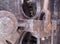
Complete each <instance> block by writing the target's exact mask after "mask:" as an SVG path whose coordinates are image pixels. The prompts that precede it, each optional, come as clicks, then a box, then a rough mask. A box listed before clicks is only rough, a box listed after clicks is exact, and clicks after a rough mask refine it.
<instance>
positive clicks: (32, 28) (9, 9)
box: [0, 0, 57, 44]
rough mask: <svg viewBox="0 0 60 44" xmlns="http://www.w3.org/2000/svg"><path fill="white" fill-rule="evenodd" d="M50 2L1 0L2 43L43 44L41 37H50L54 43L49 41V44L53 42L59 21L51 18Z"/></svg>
mask: <svg viewBox="0 0 60 44" xmlns="http://www.w3.org/2000/svg"><path fill="white" fill-rule="evenodd" d="M1 2H2V3H1ZM49 2H50V0H8V1H7V0H4V1H2V0H1V1H0V3H1V5H0V10H1V11H0V39H1V40H0V42H1V43H0V44H33V43H35V44H41V43H40V39H42V40H44V38H47V39H48V38H49V37H51V38H52V43H50V42H51V41H49V44H53V31H56V28H57V22H56V21H55V20H52V19H51V11H50V9H49V8H50V7H49ZM6 3H7V4H6ZM5 5H6V6H5ZM27 35H28V36H27ZM16 36H17V37H16ZM26 38H28V39H26ZM32 38H34V39H33V40H32ZM49 40H50V39H49ZM31 41H35V42H31ZM36 41H37V42H36Z"/></svg>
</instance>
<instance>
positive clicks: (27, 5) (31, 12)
mask: <svg viewBox="0 0 60 44" xmlns="http://www.w3.org/2000/svg"><path fill="white" fill-rule="evenodd" d="M22 9H23V12H24V14H25V16H27V17H29V18H31V17H33V16H35V15H36V3H35V2H31V1H30V0H24V1H23V4H22Z"/></svg>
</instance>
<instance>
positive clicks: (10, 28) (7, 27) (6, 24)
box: [0, 10, 18, 37]
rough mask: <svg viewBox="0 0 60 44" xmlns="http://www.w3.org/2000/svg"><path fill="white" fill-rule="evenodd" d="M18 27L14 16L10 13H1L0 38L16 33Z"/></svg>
mask: <svg viewBox="0 0 60 44" xmlns="http://www.w3.org/2000/svg"><path fill="white" fill-rule="evenodd" d="M17 27H18V23H17V20H16V18H15V16H14V14H12V13H10V12H8V11H4V10H2V11H0V36H2V37H6V36H8V35H10V34H12V33H14V32H16V30H17Z"/></svg>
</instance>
